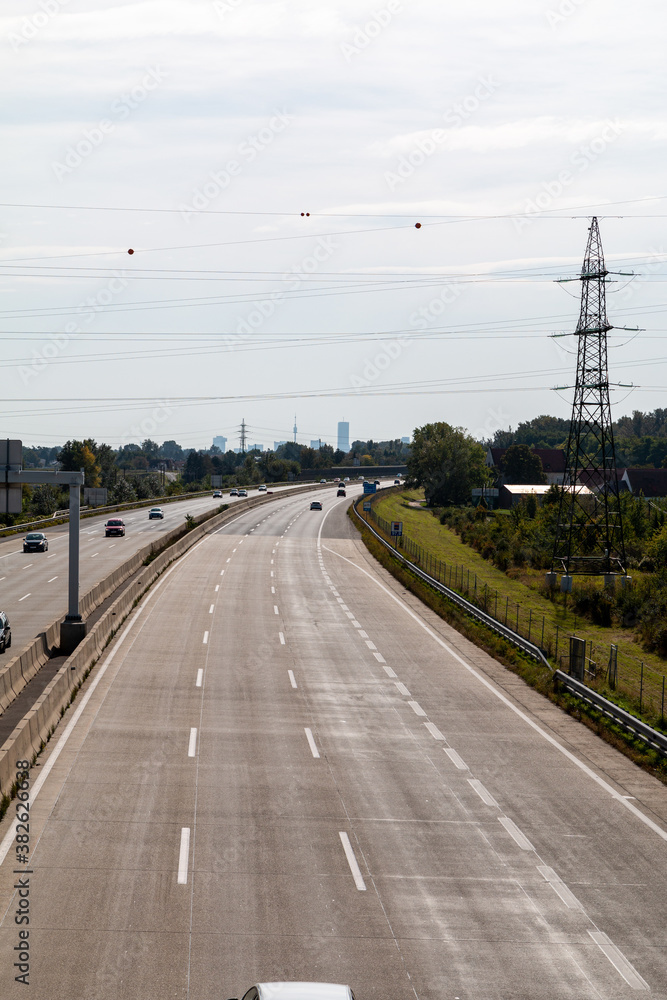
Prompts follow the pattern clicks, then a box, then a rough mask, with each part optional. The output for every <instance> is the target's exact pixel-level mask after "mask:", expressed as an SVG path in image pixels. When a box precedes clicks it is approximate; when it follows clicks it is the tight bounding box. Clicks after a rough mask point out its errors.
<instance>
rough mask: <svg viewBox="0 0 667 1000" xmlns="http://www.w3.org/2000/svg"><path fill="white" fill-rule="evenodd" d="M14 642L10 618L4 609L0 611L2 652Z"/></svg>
mask: <svg viewBox="0 0 667 1000" xmlns="http://www.w3.org/2000/svg"><path fill="white" fill-rule="evenodd" d="M11 644H12V629H11V625H10V624H9V618H8V617H7V615H6V614H5V612H4V611H0V653H4V651H5V650H6V649H9V647H10V646H11Z"/></svg>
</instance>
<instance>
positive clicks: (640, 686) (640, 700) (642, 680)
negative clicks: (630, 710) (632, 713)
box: [639, 660, 644, 712]
mask: <svg viewBox="0 0 667 1000" xmlns="http://www.w3.org/2000/svg"><path fill="white" fill-rule="evenodd" d="M643 693H644V661H643V660H642V670H641V673H640V675H639V711H640V712H641V710H642V695H643Z"/></svg>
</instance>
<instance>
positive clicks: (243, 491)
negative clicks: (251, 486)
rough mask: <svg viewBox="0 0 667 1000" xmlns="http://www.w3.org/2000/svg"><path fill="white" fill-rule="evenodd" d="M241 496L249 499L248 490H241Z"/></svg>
mask: <svg viewBox="0 0 667 1000" xmlns="http://www.w3.org/2000/svg"><path fill="white" fill-rule="evenodd" d="M239 496H240V497H247V496H248V491H247V490H239Z"/></svg>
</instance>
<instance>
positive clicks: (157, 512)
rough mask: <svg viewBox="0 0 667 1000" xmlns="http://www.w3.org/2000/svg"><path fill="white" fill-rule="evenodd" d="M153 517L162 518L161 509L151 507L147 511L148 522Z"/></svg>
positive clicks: (162, 512)
mask: <svg viewBox="0 0 667 1000" xmlns="http://www.w3.org/2000/svg"><path fill="white" fill-rule="evenodd" d="M154 517H164V511H163V510H162V507H151V509H150V510H149V511H148V520H149V521H150V520H151V519H152V518H154Z"/></svg>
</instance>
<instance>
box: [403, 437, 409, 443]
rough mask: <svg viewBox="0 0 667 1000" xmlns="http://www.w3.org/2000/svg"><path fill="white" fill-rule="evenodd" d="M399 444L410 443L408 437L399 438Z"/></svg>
mask: <svg viewBox="0 0 667 1000" xmlns="http://www.w3.org/2000/svg"><path fill="white" fill-rule="evenodd" d="M401 444H410V438H409V437H406V438H401Z"/></svg>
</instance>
